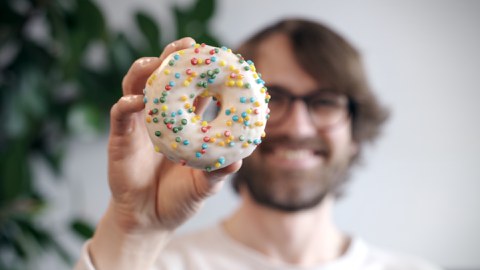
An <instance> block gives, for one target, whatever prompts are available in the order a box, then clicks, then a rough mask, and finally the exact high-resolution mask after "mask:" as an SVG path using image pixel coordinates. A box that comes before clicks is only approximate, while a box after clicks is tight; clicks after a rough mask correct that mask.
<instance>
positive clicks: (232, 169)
mask: <svg viewBox="0 0 480 270" xmlns="http://www.w3.org/2000/svg"><path fill="white" fill-rule="evenodd" d="M241 166H242V161H241V160H240V161H237V162H234V163H232V164H230V165H228V166H226V167H224V168H222V169H219V170H215V171H212V172H205V171H200V170H194V172H193V174H194V175H193V179H194V185H195V191H196V193H197V194H196V196H197V197H198V198H199V199H204V198H206V197H208V196H210V195H213V194H215V193H216V192H217V191H218V190H219V189H220V188H221V187H222V185H223V180H225V178H227V177H228V176H230V175H232V174H234V173H236V172H237V171H238V170H239V169H240V167H241Z"/></svg>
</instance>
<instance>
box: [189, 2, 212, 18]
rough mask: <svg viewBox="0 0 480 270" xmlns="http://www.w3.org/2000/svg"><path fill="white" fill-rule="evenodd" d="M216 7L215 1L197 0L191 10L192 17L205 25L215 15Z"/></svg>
mask: <svg viewBox="0 0 480 270" xmlns="http://www.w3.org/2000/svg"><path fill="white" fill-rule="evenodd" d="M215 6H216V2H215V0H197V2H196V3H195V5H194V7H193V9H192V10H191V14H192V17H193V18H195V19H197V20H199V21H201V22H202V23H205V22H207V21H208V20H209V19H210V18H212V17H213V14H215Z"/></svg>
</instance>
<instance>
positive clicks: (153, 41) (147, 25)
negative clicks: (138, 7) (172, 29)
mask: <svg viewBox="0 0 480 270" xmlns="http://www.w3.org/2000/svg"><path fill="white" fill-rule="evenodd" d="M135 21H136V23H137V26H138V28H139V29H140V31H141V32H142V34H143V36H144V38H145V39H146V40H147V42H148V45H149V49H150V51H151V53H152V54H153V55H159V54H160V52H161V46H160V38H161V37H160V29H159V28H158V26H157V24H156V22H155V20H154V19H152V18H151V17H150V16H148V15H147V14H146V13H143V12H137V13H136V14H135Z"/></svg>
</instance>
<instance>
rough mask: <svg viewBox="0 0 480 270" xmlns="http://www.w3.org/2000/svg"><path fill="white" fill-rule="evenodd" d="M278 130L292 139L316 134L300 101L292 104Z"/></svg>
mask: <svg viewBox="0 0 480 270" xmlns="http://www.w3.org/2000/svg"><path fill="white" fill-rule="evenodd" d="M280 129H282V132H283V133H286V134H289V135H290V136H292V137H294V138H295V137H296V138H305V137H312V136H315V135H316V132H317V130H316V128H315V124H314V123H313V121H312V118H311V117H310V113H309V112H308V107H307V105H306V104H305V102H303V101H301V100H295V101H293V102H292V104H291V107H290V111H289V112H288V113H287V114H286V115H285V117H284V119H283V122H282V123H281V127H280Z"/></svg>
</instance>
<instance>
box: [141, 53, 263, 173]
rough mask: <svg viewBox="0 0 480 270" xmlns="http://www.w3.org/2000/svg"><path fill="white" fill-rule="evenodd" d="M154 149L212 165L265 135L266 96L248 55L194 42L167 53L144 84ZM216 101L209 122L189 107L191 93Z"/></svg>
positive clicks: (239, 155)
mask: <svg viewBox="0 0 480 270" xmlns="http://www.w3.org/2000/svg"><path fill="white" fill-rule="evenodd" d="M144 95H145V97H144V102H145V120H146V125H147V130H148V133H149V135H150V138H151V140H152V142H153V145H154V149H155V151H157V152H161V153H163V154H164V155H165V156H166V157H168V158H169V159H171V160H173V161H175V162H179V163H182V164H183V165H187V166H191V167H194V168H199V169H203V170H206V171H212V170H216V169H220V168H223V167H225V166H227V165H229V164H232V163H233V162H235V161H237V160H240V159H243V158H245V157H247V156H249V155H250V154H251V153H252V152H253V150H255V148H256V146H257V145H258V144H260V143H261V141H262V138H263V137H264V136H265V132H264V129H265V124H266V121H267V119H268V117H269V115H268V114H269V109H268V106H267V103H268V100H269V98H270V96H269V95H268V93H267V88H266V87H265V86H264V81H263V80H262V79H261V76H260V74H259V73H257V72H256V70H255V66H254V64H253V62H251V61H245V60H244V59H243V58H242V57H241V56H240V55H235V54H233V53H232V52H231V50H230V49H227V48H225V47H222V48H216V47H211V46H207V45H205V44H201V45H199V44H195V45H193V46H192V47H191V48H188V49H184V50H181V51H178V52H175V53H172V54H170V55H169V56H168V57H167V58H166V59H165V60H164V61H163V63H162V64H161V66H160V67H159V68H158V69H157V70H156V71H155V72H154V73H153V74H152V75H151V76H150V77H149V79H148V80H147V83H146V86H145V90H144ZM198 96H200V97H210V96H211V97H213V98H214V100H216V101H217V105H218V106H219V107H220V109H219V113H218V116H217V117H216V118H215V119H214V120H212V121H211V122H207V121H205V120H203V119H202V116H201V115H198V114H196V113H195V106H194V104H193V103H194V100H195V98H196V97H198Z"/></svg>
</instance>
